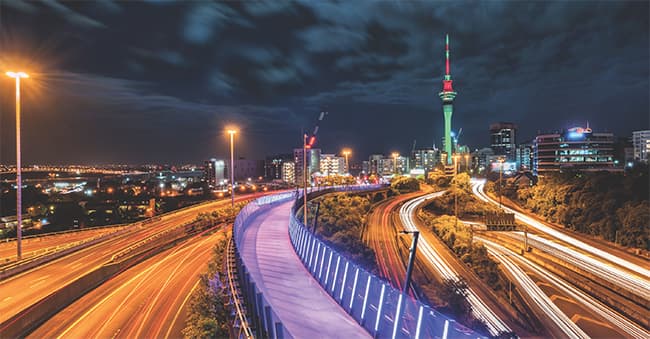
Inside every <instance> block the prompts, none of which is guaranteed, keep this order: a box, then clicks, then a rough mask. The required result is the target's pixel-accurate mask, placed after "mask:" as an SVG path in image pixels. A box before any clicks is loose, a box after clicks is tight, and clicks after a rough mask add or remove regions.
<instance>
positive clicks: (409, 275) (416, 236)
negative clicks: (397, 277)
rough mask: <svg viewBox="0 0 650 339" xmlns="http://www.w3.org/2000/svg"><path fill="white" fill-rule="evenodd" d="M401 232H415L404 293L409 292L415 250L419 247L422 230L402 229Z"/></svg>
mask: <svg viewBox="0 0 650 339" xmlns="http://www.w3.org/2000/svg"><path fill="white" fill-rule="evenodd" d="M399 233H401V234H413V242H411V250H410V252H409V263H408V266H406V280H405V281H404V288H403V289H402V293H404V294H408V291H409V285H410V283H411V273H413V262H414V261H415V251H416V249H417V247H418V238H419V237H420V232H418V231H406V230H404V231H400V232H399Z"/></svg>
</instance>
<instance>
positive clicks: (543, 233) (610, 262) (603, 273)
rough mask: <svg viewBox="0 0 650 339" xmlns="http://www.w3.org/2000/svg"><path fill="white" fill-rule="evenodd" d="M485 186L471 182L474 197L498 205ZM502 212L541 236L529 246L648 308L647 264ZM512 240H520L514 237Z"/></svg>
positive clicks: (531, 238) (649, 275) (532, 238)
mask: <svg viewBox="0 0 650 339" xmlns="http://www.w3.org/2000/svg"><path fill="white" fill-rule="evenodd" d="M484 184H485V181H481V180H474V179H473V180H472V191H473V193H474V194H475V195H476V196H477V197H478V198H479V199H481V200H483V201H485V202H489V203H493V204H498V203H497V202H496V201H495V200H493V199H492V198H491V197H489V196H488V195H487V194H485V192H483V188H484ZM503 209H504V210H505V211H506V212H508V213H514V214H515V217H516V219H517V220H519V221H520V222H523V223H525V224H526V225H528V227H530V228H532V229H533V230H535V231H536V232H539V233H540V235H534V234H533V235H530V236H529V246H532V247H535V248H537V249H539V250H542V251H544V252H547V253H550V254H552V255H553V256H555V257H557V258H559V259H561V260H563V261H564V262H566V263H570V264H572V265H574V266H576V267H578V268H580V269H582V270H584V271H586V272H589V273H590V274H593V275H594V276H595V277H598V279H602V280H603V281H606V282H608V283H610V284H613V285H615V286H616V287H617V288H618V289H620V290H624V291H626V292H627V293H628V294H632V295H635V296H636V297H634V298H631V299H632V300H634V299H637V300H636V302H637V303H639V304H641V305H644V304H645V305H647V303H648V300H650V270H648V269H647V267H649V265H650V262H648V261H647V260H644V259H643V258H640V257H636V256H632V255H630V254H629V253H627V252H624V251H620V250H617V249H616V248H614V247H613V246H610V245H608V244H605V243H602V242H597V241H594V240H591V239H586V237H580V236H579V235H576V234H571V233H569V232H566V231H564V230H561V229H559V228H558V227H553V226H550V225H549V224H547V223H543V222H541V221H539V220H538V219H536V218H534V217H532V216H530V215H527V214H525V213H522V212H520V211H517V210H514V209H511V208H508V207H505V206H504V207H503ZM511 236H513V237H519V238H520V237H521V235H516V234H514V235H511ZM578 237H580V239H578ZM640 300H643V301H645V302H640Z"/></svg>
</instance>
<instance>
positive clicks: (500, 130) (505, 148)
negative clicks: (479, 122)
mask: <svg viewBox="0 0 650 339" xmlns="http://www.w3.org/2000/svg"><path fill="white" fill-rule="evenodd" d="M490 147H491V148H492V150H493V151H494V154H495V155H503V156H505V157H506V161H515V157H516V154H515V153H516V149H517V125H515V124H513V123H511V122H498V123H495V124H491V125H490Z"/></svg>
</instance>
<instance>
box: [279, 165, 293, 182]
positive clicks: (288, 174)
mask: <svg viewBox="0 0 650 339" xmlns="http://www.w3.org/2000/svg"><path fill="white" fill-rule="evenodd" d="M282 181H284V182H286V183H289V184H295V183H296V164H295V163H294V162H293V161H285V162H283V163H282Z"/></svg>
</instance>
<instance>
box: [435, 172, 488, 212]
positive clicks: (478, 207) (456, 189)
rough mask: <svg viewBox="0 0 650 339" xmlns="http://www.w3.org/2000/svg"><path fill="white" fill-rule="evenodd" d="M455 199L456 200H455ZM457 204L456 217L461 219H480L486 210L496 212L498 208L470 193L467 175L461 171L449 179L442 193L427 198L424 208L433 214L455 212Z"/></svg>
mask: <svg viewBox="0 0 650 339" xmlns="http://www.w3.org/2000/svg"><path fill="white" fill-rule="evenodd" d="M455 200H456V201H455ZM456 203H457V204H458V217H459V218H460V219H463V220H474V221H482V220H483V217H484V216H485V213H486V212H498V211H499V209H498V208H497V207H496V206H494V205H492V204H489V203H486V202H483V201H481V200H479V199H476V197H475V196H474V195H473V194H472V193H471V186H470V182H469V175H467V174H466V173H461V174H459V175H457V176H456V177H454V178H453V180H451V185H450V187H449V188H448V189H447V192H445V194H444V195H442V196H441V197H438V198H435V199H431V200H429V202H428V204H427V205H426V206H425V207H424V209H425V210H427V211H429V212H432V213H434V214H438V215H441V214H450V215H451V214H455V211H454V209H455V204H456Z"/></svg>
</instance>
